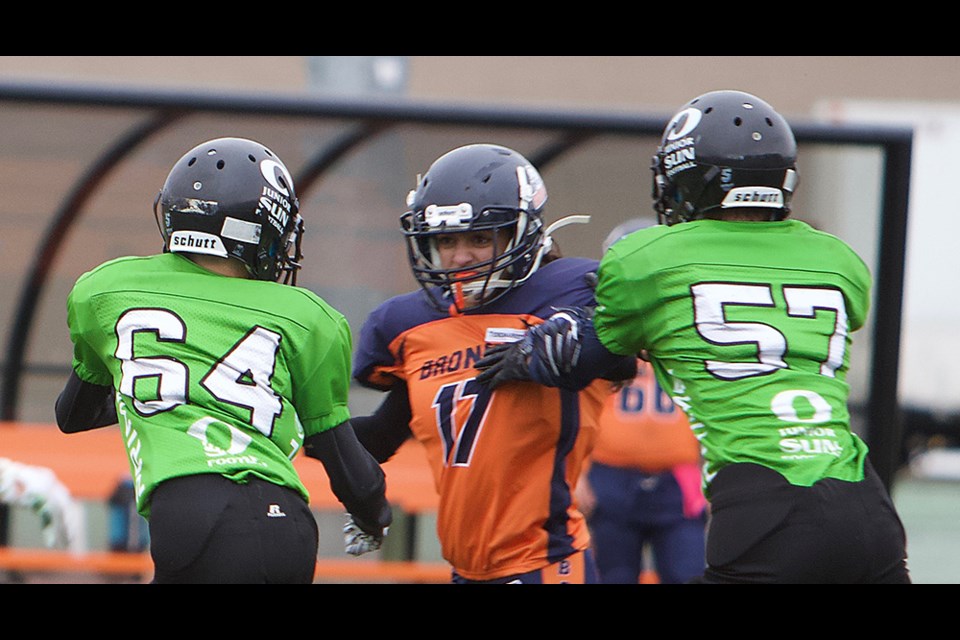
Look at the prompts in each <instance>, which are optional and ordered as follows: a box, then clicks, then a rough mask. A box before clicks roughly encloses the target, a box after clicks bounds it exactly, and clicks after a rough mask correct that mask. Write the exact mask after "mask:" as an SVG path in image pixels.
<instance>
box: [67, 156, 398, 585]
mask: <svg viewBox="0 0 960 640" xmlns="http://www.w3.org/2000/svg"><path fill="white" fill-rule="evenodd" d="M158 207H159V210H158ZM154 213H155V215H156V216H157V217H158V220H157V224H158V225H159V227H160V231H161V235H162V236H163V241H164V251H163V253H161V254H159V255H153V256H148V257H125V258H118V259H115V260H111V261H108V262H106V263H104V264H102V265H100V266H99V267H96V268H95V269H93V270H92V271H89V272H87V273H85V274H84V275H82V276H81V277H80V278H79V279H78V280H77V282H76V284H75V286H74V288H73V290H72V291H71V292H70V294H69V297H68V300H67V322H68V326H69V329H70V337H71V340H72V341H73V343H74V358H73V372H72V374H71V376H70V378H69V380H68V381H67V383H66V386H65V387H64V389H63V391H62V392H61V394H60V396H59V398H58V399H57V403H56V418H57V424H58V425H59V427H60V429H61V431H63V432H65V433H76V432H81V431H85V430H88V429H93V428H97V427H100V426H105V425H109V424H115V423H117V422H118V419H119V424H120V430H121V435H122V437H123V440H124V444H125V446H126V449H127V454H128V457H129V462H130V469H131V474H132V480H133V488H134V492H135V495H136V504H137V508H138V510H139V512H140V514H141V515H143V516H144V517H145V518H146V519H147V520H148V522H149V538H150V553H151V556H152V558H153V561H154V565H155V571H154V579H153V581H154V582H156V583H311V582H312V581H313V574H314V570H315V567H316V559H317V549H318V530H317V522H316V519H315V518H314V515H313V513H312V511H311V510H310V508H309V504H308V501H309V495H308V493H307V490H306V488H305V487H304V486H303V483H302V482H301V480H300V478H299V476H298V474H297V472H296V470H295V469H294V467H293V463H292V460H293V458H294V457H295V456H296V455H297V454H298V453H299V452H300V450H301V449H303V450H304V451H305V453H306V455H308V456H310V457H313V458H316V459H318V460H320V462H321V463H322V464H323V466H324V468H325V470H326V472H327V474H328V476H329V478H330V484H331V487H332V489H333V492H334V493H335V494H336V496H337V498H338V499H339V500H340V501H341V502H342V503H343V505H344V506H345V507H346V509H347V511H348V517H347V524H346V525H345V527H344V532H343V533H344V537H345V538H344V541H345V545H346V550H347V552H348V553H352V554H355V555H356V554H360V553H365V552H368V551H373V550H376V549H377V548H379V546H380V543H381V541H382V539H383V536H384V534H385V533H386V528H387V526H388V525H389V524H390V521H391V509H390V505H389V504H388V503H387V501H386V497H385V478H384V474H383V471H382V470H381V468H380V466H379V465H378V464H377V463H376V461H375V460H374V459H373V458H372V456H370V454H369V453H368V452H367V451H366V450H365V449H364V448H363V447H362V446H361V445H360V443H359V441H358V440H357V438H356V436H355V434H354V432H353V428H352V426H351V424H350V415H349V410H348V406H347V394H348V389H349V385H350V355H351V348H352V337H351V332H350V328H349V326H348V325H347V322H346V320H345V318H344V317H343V316H342V315H341V314H340V313H339V312H338V311H336V310H335V309H333V308H332V307H331V306H330V305H329V304H327V303H326V302H325V301H324V300H322V299H321V298H319V297H318V296H316V295H315V294H313V293H312V292H310V291H308V290H306V289H303V288H300V287H297V286H296V273H297V270H298V269H299V268H300V264H299V260H300V241H301V237H302V231H303V221H302V219H301V217H300V214H299V204H298V201H297V197H296V194H295V192H294V186H293V181H292V179H291V177H290V173H289V171H288V170H287V168H286V167H285V166H284V164H283V163H282V162H281V161H280V159H279V158H278V157H277V156H276V155H275V154H274V153H273V152H272V151H271V150H270V149H268V148H266V147H265V146H263V145H262V144H259V143H257V142H254V141H252V140H246V139H242V138H219V139H216V140H210V141H208V142H204V143H203V144H200V145H198V146H197V147H195V148H193V149H191V150H190V151H189V152H187V153H186V154H185V155H184V156H183V157H182V158H181V159H180V160H179V161H177V163H176V164H175V165H174V166H173V168H172V169H171V171H170V173H169V175H168V176H167V179H166V181H165V183H164V185H163V188H162V189H161V191H160V193H159V194H158V196H157V201H156V202H155V203H154ZM281 276H284V281H283V283H280V282H279V279H280V277H281ZM286 284H289V285H291V286H284V285H286Z"/></svg>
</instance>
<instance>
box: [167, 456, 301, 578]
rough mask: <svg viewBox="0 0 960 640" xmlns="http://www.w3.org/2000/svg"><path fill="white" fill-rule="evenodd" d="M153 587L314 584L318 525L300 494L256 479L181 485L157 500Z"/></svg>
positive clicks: (216, 478)
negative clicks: (209, 584) (165, 585)
mask: <svg viewBox="0 0 960 640" xmlns="http://www.w3.org/2000/svg"><path fill="white" fill-rule="evenodd" d="M149 522H150V554H151V555H152V556H153V562H154V565H155V569H154V578H153V582H154V583H157V584H163V583H243V584H265V583H299V584H309V583H311V582H313V574H314V569H315V568H316V561H317V543H318V531H317V521H316V519H315V518H314V516H313V514H312V512H311V511H310V508H309V507H308V505H307V503H306V502H305V501H304V500H303V498H302V497H301V496H300V494H299V493H297V492H296V491H293V490H292V489H288V488H285V487H281V486H279V485H276V484H273V483H272V482H267V481H265V480H260V479H259V478H251V479H250V481H249V482H247V483H246V484H239V483H236V482H233V481H231V480H229V479H227V478H225V477H223V476H220V475H217V474H202V475H196V476H185V477H182V478H174V479H171V480H167V481H165V482H163V483H161V484H160V485H159V486H158V487H157V489H156V490H155V491H154V493H153V495H152V497H151V507H150V519H149Z"/></svg>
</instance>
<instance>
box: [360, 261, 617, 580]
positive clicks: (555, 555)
mask: <svg viewBox="0 0 960 640" xmlns="http://www.w3.org/2000/svg"><path fill="white" fill-rule="evenodd" d="M595 266H596V263H595V262H593V261H590V260H582V259H574V258H563V259H560V260H557V261H555V262H552V263H550V264H548V265H545V266H544V267H541V269H540V270H538V271H537V272H536V273H535V274H534V276H533V277H532V278H531V279H530V280H528V281H527V283H525V284H524V285H523V286H522V287H519V288H518V289H516V290H514V291H512V292H511V293H509V294H508V295H506V296H504V297H503V298H501V299H500V300H498V301H497V302H495V303H493V304H492V305H490V307H489V308H484V309H483V313H471V314H467V315H460V316H449V315H444V314H442V313H440V312H438V311H436V310H434V309H433V307H431V306H430V305H429V303H428V302H427V301H426V300H425V299H424V295H426V294H424V293H423V292H416V293H414V294H407V295H405V296H398V297H397V298H393V299H391V300H389V301H387V302H386V303H384V304H383V305H381V307H379V308H378V309H377V310H375V311H374V312H373V313H372V314H371V316H370V318H369V319H368V321H367V323H366V324H365V325H364V328H363V331H362V332H361V338H360V341H359V343H358V355H357V360H356V362H355V367H354V374H355V377H356V378H357V379H358V380H359V381H360V382H362V383H364V384H366V385H368V386H373V387H378V388H388V387H389V386H391V385H392V383H393V382H394V381H395V380H397V379H399V380H404V381H406V384H407V387H408V391H409V396H410V406H411V410H412V415H413V418H412V420H411V423H410V428H411V431H412V432H413V434H414V436H415V437H416V438H417V440H418V441H419V442H420V443H421V444H423V445H424V447H425V451H426V454H427V459H428V461H429V464H430V467H431V470H432V472H433V477H434V481H435V485H436V489H437V492H438V493H439V496H440V502H439V509H438V513H437V535H438V538H439V541H440V545H441V549H442V553H443V556H444V558H445V559H446V560H447V561H448V562H449V563H450V564H451V565H452V566H453V568H454V570H455V571H456V572H457V573H458V574H460V575H461V576H463V577H464V578H467V579H470V580H492V579H495V578H500V577H504V576H509V575H513V574H519V573H526V572H528V571H533V570H536V569H539V568H542V567H545V566H547V565H549V564H551V563H553V562H556V561H558V560H560V559H562V558H564V557H566V556H568V555H570V554H572V553H575V552H577V551H581V550H583V549H585V548H587V547H588V546H589V543H590V536H589V532H588V530H587V527H586V522H585V520H584V517H583V515H582V514H581V513H580V511H579V510H578V508H577V505H576V503H575V501H574V498H573V489H574V487H575V484H576V481H577V479H578V477H579V475H580V471H581V468H582V465H583V463H584V460H585V458H586V457H587V456H588V455H589V453H590V451H591V450H592V448H593V444H594V440H595V437H596V431H597V421H598V418H599V415H600V411H601V409H602V406H603V402H604V400H605V399H606V397H607V396H608V395H609V394H610V388H611V387H610V384H609V382H606V381H596V382H594V383H593V384H591V385H590V386H589V387H588V388H587V389H585V390H583V391H581V392H579V393H577V392H572V391H565V390H561V389H555V388H548V387H543V386H540V385H537V384H534V383H529V382H515V383H510V384H507V385H503V386H501V387H499V388H498V389H496V390H495V391H490V390H489V389H487V388H486V387H483V386H482V385H480V384H479V383H477V381H476V379H475V378H476V375H477V374H478V371H477V370H476V369H474V367H473V364H474V363H475V362H476V361H477V360H478V359H479V358H480V357H481V356H482V355H483V352H484V350H485V349H486V348H487V347H488V346H492V345H495V344H499V343H503V342H510V341H513V340H516V339H517V338H519V337H520V335H522V333H523V331H525V329H526V328H527V326H528V325H532V324H538V323H540V322H542V321H543V320H544V319H545V318H546V317H548V316H549V315H552V313H554V312H555V311H556V308H557V307H561V306H582V305H585V304H589V303H591V302H592V299H593V295H592V290H591V289H590V288H589V286H587V285H586V282H585V281H584V280H583V277H582V276H583V274H584V273H586V272H587V271H590V270H592V269H594V268H595ZM581 282H583V284H580V283H581ZM387 482H389V478H387Z"/></svg>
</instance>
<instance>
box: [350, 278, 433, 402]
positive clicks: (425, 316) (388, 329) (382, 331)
mask: <svg viewBox="0 0 960 640" xmlns="http://www.w3.org/2000/svg"><path fill="white" fill-rule="evenodd" d="M426 295H427V293H426V292H425V291H423V290H422V289H420V290H417V291H413V292H411V293H405V294H402V295H399V296H396V297H394V298H390V299H389V300H387V301H386V302H383V303H382V304H380V306H378V307H377V308H376V309H374V310H373V311H372V312H371V313H370V316H369V317H368V318H367V320H366V322H364V323H363V327H362V328H361V329H360V338H359V339H358V340H357V349H356V355H355V356H354V363H353V378H354V379H355V380H356V381H357V382H358V383H360V384H361V385H363V386H366V387H370V388H373V389H379V390H381V391H387V390H389V389H390V387H391V386H392V385H391V384H380V383H378V382H374V381H372V380H371V374H372V373H373V369H374V367H377V366H382V365H392V364H394V360H395V359H394V356H393V354H392V353H391V352H390V344H391V343H392V342H393V341H394V339H396V337H397V336H399V335H400V334H402V333H403V332H405V331H407V330H408V329H411V328H412V327H416V326H418V325H421V324H423V323H425V322H430V321H431V320H438V319H440V318H443V317H445V316H444V314H442V313H441V312H440V311H438V310H437V309H435V308H434V307H433V306H432V305H431V304H430V303H429V301H427V300H426V298H425V296H426Z"/></svg>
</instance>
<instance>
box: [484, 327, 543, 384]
mask: <svg viewBox="0 0 960 640" xmlns="http://www.w3.org/2000/svg"><path fill="white" fill-rule="evenodd" d="M532 352H533V346H532V343H531V336H530V331H529V330H528V331H527V332H526V333H525V334H524V335H523V337H522V338H520V339H519V340H517V341H516V342H510V343H507V344H499V345H497V346H495V347H490V348H489V349H487V350H486V352H485V353H484V354H483V357H482V358H480V359H479V360H477V362H476V363H474V365H473V366H474V367H475V368H476V369H478V370H479V371H480V375H478V376H477V382H479V383H480V384H483V385H486V386H488V387H490V388H491V389H496V388H497V387H499V386H500V385H502V384H503V383H505V382H510V381H511V380H520V381H526V380H530V369H529V363H528V361H527V360H528V357H529V355H530V354H531V353H532Z"/></svg>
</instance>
